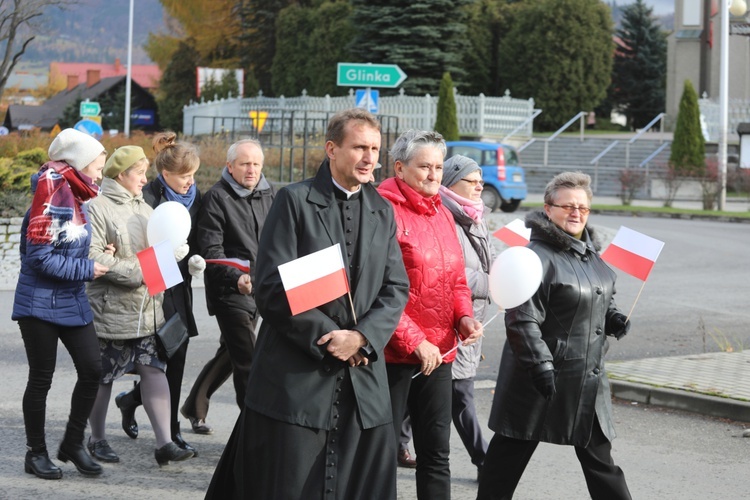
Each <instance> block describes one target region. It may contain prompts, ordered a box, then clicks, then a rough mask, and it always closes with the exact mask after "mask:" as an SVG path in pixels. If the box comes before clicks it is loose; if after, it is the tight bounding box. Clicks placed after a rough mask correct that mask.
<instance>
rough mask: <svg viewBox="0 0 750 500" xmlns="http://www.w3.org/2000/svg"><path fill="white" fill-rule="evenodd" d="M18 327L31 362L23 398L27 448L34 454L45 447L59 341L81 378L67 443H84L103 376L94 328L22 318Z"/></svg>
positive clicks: (72, 398)
mask: <svg viewBox="0 0 750 500" xmlns="http://www.w3.org/2000/svg"><path fill="white" fill-rule="evenodd" d="M18 325H19V327H20V328H21V336H22V337H23V344H24V347H25V348H26V357H27V358H28V362H29V379H28V382H27V383H26V392H24V395H23V421H24V425H25V426H26V445H27V446H28V447H29V448H31V449H33V450H38V449H42V448H45V447H46V441H45V432H44V421H45V418H46V413H47V393H48V392H49V389H50V386H51V385H52V375H53V374H54V373H55V366H56V362H57V340H58V339H60V340H61V341H62V343H63V345H64V346H65V348H66V349H67V350H68V353H70V357H71V358H72V359H73V364H74V365H75V369H76V373H77V374H78V380H77V381H76V385H75V387H74V388H73V395H72V397H71V401H70V415H69V417H68V425H67V428H66V430H65V439H66V440H69V441H70V442H71V443H82V442H83V433H84V431H85V430H86V421H87V420H88V418H89V413H91V407H92V406H93V405H94V400H95V399H96V393H97V391H98V389H99V379H100V378H101V374H102V360H101V353H100V351H99V341H98V340H97V338H96V331H95V330H94V324H93V323H89V324H88V325H85V326H78V327H72V326H60V325H56V324H53V323H49V322H47V321H42V320H40V319H36V318H23V319H20V320H19V321H18Z"/></svg>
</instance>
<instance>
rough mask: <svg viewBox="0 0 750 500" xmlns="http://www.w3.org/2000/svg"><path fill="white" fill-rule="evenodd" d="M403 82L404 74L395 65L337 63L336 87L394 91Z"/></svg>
mask: <svg viewBox="0 0 750 500" xmlns="http://www.w3.org/2000/svg"><path fill="white" fill-rule="evenodd" d="M404 80H406V73H404V72H403V71H401V68H399V67H398V65H396V64H369V63H339V64H338V71H337V77H336V85H338V86H339V87H383V88H389V89H395V88H396V87H398V86H399V85H401V82H403V81H404Z"/></svg>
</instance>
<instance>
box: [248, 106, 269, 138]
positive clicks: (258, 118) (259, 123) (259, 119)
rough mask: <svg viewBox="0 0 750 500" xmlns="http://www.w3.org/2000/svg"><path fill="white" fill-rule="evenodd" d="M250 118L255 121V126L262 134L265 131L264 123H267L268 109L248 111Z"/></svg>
mask: <svg viewBox="0 0 750 500" xmlns="http://www.w3.org/2000/svg"><path fill="white" fill-rule="evenodd" d="M248 115H249V116H250V119H251V120H252V121H253V127H254V128H255V130H257V131H258V133H259V134H260V133H261V132H263V125H265V124H266V118H268V111H250V112H249V113H248Z"/></svg>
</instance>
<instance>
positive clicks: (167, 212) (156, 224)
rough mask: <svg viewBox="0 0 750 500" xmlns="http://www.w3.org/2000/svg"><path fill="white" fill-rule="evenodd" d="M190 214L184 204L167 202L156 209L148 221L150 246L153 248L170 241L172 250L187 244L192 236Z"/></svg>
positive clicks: (147, 229)
mask: <svg viewBox="0 0 750 500" xmlns="http://www.w3.org/2000/svg"><path fill="white" fill-rule="evenodd" d="M190 226H191V220H190V212H188V209H187V208H185V206H184V205H183V204H182V203H178V202H176V201H167V202H165V203H162V204H161V205H159V206H158V207H156V208H155V209H154V213H153V214H151V218H150V219H149V220H148V227H147V228H146V235H147V236H148V244H149V245H151V246H153V245H156V244H157V243H160V242H162V241H164V240H169V242H170V243H171V245H172V250H176V249H177V247H179V246H181V245H183V244H185V243H187V238H188V235H189V234H190Z"/></svg>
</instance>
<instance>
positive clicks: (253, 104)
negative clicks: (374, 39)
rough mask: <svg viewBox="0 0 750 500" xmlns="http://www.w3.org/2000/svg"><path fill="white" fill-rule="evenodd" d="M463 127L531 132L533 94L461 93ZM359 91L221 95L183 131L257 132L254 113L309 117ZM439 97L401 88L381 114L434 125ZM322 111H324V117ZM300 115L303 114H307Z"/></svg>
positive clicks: (187, 112) (338, 106)
mask: <svg viewBox="0 0 750 500" xmlns="http://www.w3.org/2000/svg"><path fill="white" fill-rule="evenodd" d="M455 97H456V112H457V115H458V129H459V132H460V133H461V134H462V135H473V136H479V137H496V138H499V137H503V136H505V135H507V134H508V133H510V132H513V130H514V129H516V128H517V127H519V126H520V125H522V124H524V122H526V124H525V125H523V127H521V128H520V129H519V130H517V131H516V132H515V133H516V134H517V135H519V136H523V137H531V135H532V133H533V127H534V121H533V119H531V117H532V115H533V114H534V100H533V99H515V98H512V97H511V96H510V92H509V91H507V90H506V91H505V95H504V96H503V97H486V96H485V95H483V94H480V95H478V96H464V95H460V94H456V96H455ZM354 101H355V98H354V90H350V91H349V95H348V96H343V97H331V96H328V95H326V96H325V97H313V96H309V95H307V93H306V92H304V91H303V93H302V95H301V96H299V97H283V96H282V97H264V96H263V95H262V94H261V95H258V96H257V97H250V98H243V99H240V98H229V99H218V100H214V101H210V102H200V103H191V104H189V105H187V106H185V107H184V108H183V117H184V125H183V133H184V134H186V135H205V134H216V133H220V132H231V133H249V134H252V133H254V127H253V121H252V120H251V119H250V112H252V111H256V112H257V111H265V112H268V118H269V119H270V122H273V118H274V116H275V115H276V114H279V115H280V112H281V111H282V110H294V111H306V112H307V115H308V117H309V118H324V117H326V115H329V114H332V113H336V112H338V111H340V110H343V109H347V108H351V107H352V106H354V105H355V102H354ZM437 102H438V98H437V97H436V96H431V95H429V94H427V95H424V96H408V95H405V94H404V92H403V89H401V91H400V93H399V95H397V96H392V97H380V100H379V114H381V115H386V116H395V117H397V118H398V131H399V132H403V131H404V130H408V129H410V128H416V129H423V130H431V129H432V127H433V126H434V124H435V118H436V114H437ZM318 115H319V116H318ZM297 116H303V114H302V113H300V114H298V115H297Z"/></svg>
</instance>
